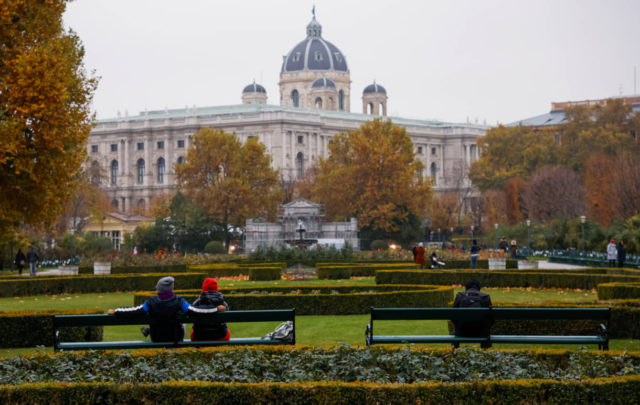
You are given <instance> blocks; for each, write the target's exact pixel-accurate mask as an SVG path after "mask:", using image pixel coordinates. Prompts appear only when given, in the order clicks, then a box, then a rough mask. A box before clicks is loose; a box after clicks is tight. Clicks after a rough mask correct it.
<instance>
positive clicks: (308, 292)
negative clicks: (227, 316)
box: [133, 284, 453, 315]
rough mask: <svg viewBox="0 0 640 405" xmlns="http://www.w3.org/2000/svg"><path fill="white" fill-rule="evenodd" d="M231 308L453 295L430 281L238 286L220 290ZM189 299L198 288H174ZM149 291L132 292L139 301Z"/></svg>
mask: <svg viewBox="0 0 640 405" xmlns="http://www.w3.org/2000/svg"><path fill="white" fill-rule="evenodd" d="M222 292H223V294H224V297H225V301H227V303H228V304H229V306H230V308H231V309H232V310H253V309H287V308H295V309H296V315H347V314H368V313H369V310H370V308H371V307H382V308H392V307H442V306H447V303H449V302H450V301H451V300H452V299H453V288H452V287H445V286H432V285H420V286H417V285H374V284H370V285H362V284H356V285H342V286H318V285H314V286H289V287H242V288H233V289H232V288H229V289H225V290H224V291H222ZM176 294H179V295H181V296H183V297H184V298H185V299H186V300H187V301H189V302H193V301H195V299H196V298H197V297H199V296H200V290H191V291H189V290H177V291H176ZM153 295H155V292H153V291H144V292H138V293H135V294H134V304H133V305H141V304H142V303H143V302H144V301H145V300H146V299H147V298H149V297H150V296H153Z"/></svg>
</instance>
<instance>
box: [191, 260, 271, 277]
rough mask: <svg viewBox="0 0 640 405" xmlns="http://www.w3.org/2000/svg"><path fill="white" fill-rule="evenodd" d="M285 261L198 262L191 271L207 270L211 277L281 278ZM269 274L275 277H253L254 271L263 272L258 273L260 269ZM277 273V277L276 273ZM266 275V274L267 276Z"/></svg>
mask: <svg viewBox="0 0 640 405" xmlns="http://www.w3.org/2000/svg"><path fill="white" fill-rule="evenodd" d="M283 264H284V263H273V264H271V263H269V264H265V263H257V264H251V265H249V264H246V265H238V264H235V263H221V264H218V263H215V264H196V265H191V266H189V270H190V271H201V272H206V273H207V274H209V275H210V276H211V277H238V276H249V279H250V280H280V274H281V272H282V269H283V268H284V266H283ZM265 269H266V271H267V273H264V274H269V275H270V276H269V277H274V278H251V274H252V271H253V272H254V277H260V276H261V274H262V273H261V274H258V273H257V272H258V271H261V270H265ZM276 273H277V277H276V276H274V274H276ZM265 277H266V276H265Z"/></svg>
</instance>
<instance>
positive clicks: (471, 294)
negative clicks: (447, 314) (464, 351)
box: [451, 278, 493, 348]
mask: <svg viewBox="0 0 640 405" xmlns="http://www.w3.org/2000/svg"><path fill="white" fill-rule="evenodd" d="M465 289H466V291H464V292H459V293H458V294H456V298H455V300H454V301H453V307H454V308H490V307H491V296H489V294H485V293H483V292H480V282H478V280H475V279H473V278H472V279H470V280H469V281H467V285H466V286H465ZM492 323H493V320H492V319H489V318H485V319H483V320H480V321H468V320H464V319H457V320H454V321H453V324H454V325H455V330H454V332H453V334H454V335H455V336H462V337H486V336H489V335H490V329H491V324H492ZM451 345H452V346H453V347H456V348H457V347H459V346H460V344H459V343H452V344H451ZM480 347H483V348H487V347H491V343H488V342H487V343H480Z"/></svg>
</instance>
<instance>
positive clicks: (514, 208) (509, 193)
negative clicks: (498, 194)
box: [504, 177, 527, 225]
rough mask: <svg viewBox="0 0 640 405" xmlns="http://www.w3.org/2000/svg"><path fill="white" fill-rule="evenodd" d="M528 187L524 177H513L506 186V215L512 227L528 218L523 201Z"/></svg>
mask: <svg viewBox="0 0 640 405" xmlns="http://www.w3.org/2000/svg"><path fill="white" fill-rule="evenodd" d="M526 187H527V183H526V182H525V181H524V180H523V179H522V177H512V178H510V179H509V180H507V182H506V184H505V186H504V201H505V213H506V216H507V222H508V223H510V224H511V225H513V224H515V223H516V222H520V221H522V220H523V219H524V218H525V217H526V207H524V204H523V200H522V193H523V192H524V190H525V188H526Z"/></svg>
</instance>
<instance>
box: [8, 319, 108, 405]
mask: <svg viewBox="0 0 640 405" xmlns="http://www.w3.org/2000/svg"><path fill="white" fill-rule="evenodd" d="M102 313H104V311H103V310H102V309H100V308H91V309H76V310H68V311H60V310H46V311H11V312H0V347H3V348H13V347H35V346H53V343H54V342H53V339H54V330H53V315H79V314H102ZM60 338H61V339H62V340H70V341H87V342H99V341H101V340H102V326H87V327H73V328H62V329H60ZM0 402H2V401H0Z"/></svg>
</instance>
